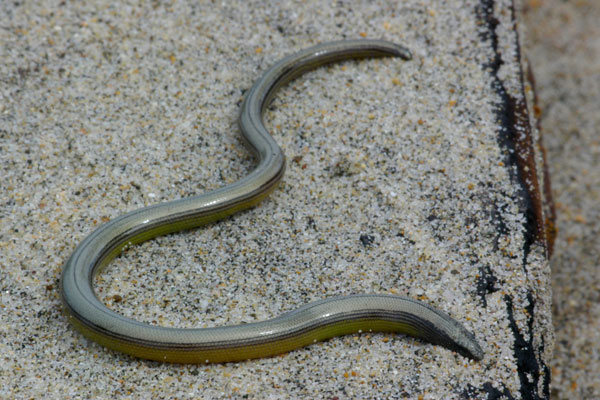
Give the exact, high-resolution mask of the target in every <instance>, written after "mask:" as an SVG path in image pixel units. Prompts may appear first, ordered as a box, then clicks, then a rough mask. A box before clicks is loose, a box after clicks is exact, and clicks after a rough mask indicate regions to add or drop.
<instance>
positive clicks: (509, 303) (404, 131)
mask: <svg viewBox="0 0 600 400" xmlns="http://www.w3.org/2000/svg"><path fill="white" fill-rule="evenodd" d="M519 15H520V12H519V11H518V10H517V11H515V10H514V9H513V6H512V3H511V2H510V1H506V0H502V1H493V0H484V1H463V0H461V1H457V0H451V1H447V2H443V3H442V2H437V1H431V2H428V1H404V2H402V3H401V4H400V5H399V4H398V3H397V2H385V1H376V2H354V3H350V2H335V3H334V2H328V3H326V4H325V3H321V2H317V1H314V2H297V3H296V2H291V1H283V2H278V3H276V4H275V3H273V4H269V5H266V4H264V3H263V2H249V1H239V2H234V1H232V2H223V3H218V4H213V3H199V2H195V1H190V2H169V3H161V2H151V3H148V4H137V3H126V2H120V3H119V4H118V5H114V3H112V2H108V1H97V2H93V3H92V2H86V3H85V5H81V4H71V3H67V2H64V1H55V2H51V1H50V2H30V3H16V2H10V3H9V2H2V3H0V28H1V29H0V42H1V43H2V46H0V56H1V58H0V60H1V61H0V100H1V101H0V152H1V153H0V154H1V164H0V168H1V173H2V180H1V181H0V185H1V188H0V189H1V191H0V204H1V206H0V207H1V209H0V210H1V214H0V267H1V270H0V285H1V286H0V289H1V290H2V292H1V296H2V297H1V298H0V309H1V310H2V314H0V315H1V320H0V330H1V332H2V335H1V336H0V337H1V339H0V340H1V341H0V346H1V347H0V349H1V350H2V351H1V354H2V363H1V364H0V365H1V366H0V373H1V376H2V382H3V384H2V385H1V386H0V398H31V397H33V398H151V397H155V398H179V399H185V398H259V399H263V398H330V399H333V398H338V399H344V398H414V399H438V398H501V397H502V396H504V398H545V397H548V393H549V378H550V376H549V370H548V365H549V364H548V363H549V360H550V357H551V351H552V347H553V330H552V325H551V314H550V291H549V269H548V262H547V237H548V235H549V234H550V233H551V230H549V229H548V225H547V224H546V222H547V219H548V217H549V211H550V210H549V208H547V207H546V205H547V204H549V201H548V199H547V198H546V197H545V196H546V192H545V190H544V188H545V184H544V176H543V174H542V173H541V172H542V171H543V168H542V154H541V152H540V151H539V150H540V147H539V132H538V130H537V129H536V128H535V121H534V118H533V113H531V112H528V111H529V110H533V109H534V107H533V103H532V101H533V91H532V90H531V85H530V83H529V82H528V81H527V80H526V74H522V73H521V71H522V70H524V71H527V65H526V64H524V65H522V64H521V63H520V59H521V57H520V54H521V53H520V45H519V36H518V35H517V32H518V31H519V29H517V28H516V26H515V23H516V21H517V20H518V19H519ZM360 37H371V38H385V39H388V40H392V41H396V42H399V43H402V44H404V45H406V46H407V47H409V48H410V49H411V50H412V51H413V54H414V59H413V60H411V61H408V62H406V61H402V60H396V59H379V60H366V61H361V62H347V63H343V64H341V65H335V66H332V67H326V68H322V69H319V70H317V71H315V72H312V73H310V74H308V75H305V76H303V77H302V78H300V79H299V80H296V81H294V82H292V83H291V84H290V85H288V86H287V87H285V88H283V89H282V90H281V91H280V93H279V94H278V96H277V97H276V99H275V101H274V102H273V104H272V106H271V107H270V108H269V110H268V112H267V114H266V116H265V120H266V122H267V124H268V126H269V128H270V129H271V131H272V132H273V135H274V137H275V138H276V140H277V141H278V142H279V143H280V144H281V146H282V148H283V149H284V151H285V153H286V154H287V155H288V160H289V163H288V170H287V172H286V176H285V177H284V182H283V184H281V185H280V187H279V188H278V189H277V190H276V191H275V192H274V193H273V195H272V196H271V197H269V198H268V199H267V200H266V201H264V202H263V203H262V204H261V205H260V206H259V207H257V208H255V209H253V210H251V211H248V212H245V213H242V214H240V215H237V216H235V217H233V218H230V219H228V220H226V221H223V222H222V223H218V224H215V225H212V226H209V227H207V228H206V229H200V230H196V231H192V232H186V233H182V234H176V235H171V236H168V237H163V238H160V239H157V240H154V241H152V242H148V243H145V244H142V245H140V246H137V247H135V248H133V249H131V250H129V251H128V252H127V253H126V254H124V255H123V256H122V257H120V258H119V259H117V260H116V261H115V262H113V263H112V264H111V268H109V269H108V270H107V271H106V272H105V273H104V274H102V275H101V276H99V277H98V279H97V280H96V282H95V284H96V288H97V292H98V294H99V297H100V298H101V299H103V301H105V302H106V304H107V305H108V306H109V307H111V308H113V309H115V310H117V311H118V312H121V313H123V314H125V315H128V316H131V317H134V318H136V319H138V320H141V321H146V322H148V323H151V324H159V325H164V326H180V327H191V326H215V325H221V324H228V323H236V322H242V321H255V320H262V319H266V318H270V317H272V316H275V315H277V314H279V313H281V312H283V311H287V310H291V309H293V308H295V307H296V306H298V305H299V304H303V303H306V302H308V301H312V300H317V299H320V298H323V297H326V296H333V295H342V294H351V293H364V292H374V293H398V294H406V295H409V296H412V297H415V298H418V299H421V300H424V301H427V302H428V303H430V304H432V305H434V306H436V307H438V308H440V309H442V310H444V311H446V312H447V313H448V314H450V315H452V316H453V317H455V318H456V319H458V320H459V321H461V322H463V323H464V325H465V326H466V327H467V328H468V329H470V330H472V331H473V332H475V334H476V336H477V338H478V340H479V341H480V343H481V344H482V346H483V348H484V350H485V352H486V357H485V359H484V360H483V361H481V362H473V361H469V360H467V359H465V358H463V357H462V356H460V355H457V354H455V353H453V352H451V351H448V350H446V349H444V348H441V347H439V346H433V345H429V344H427V343H424V342H422V341H419V340H416V339H412V338H408V337H406V336H404V335H390V334H385V335H384V334H363V335H351V336H346V337H343V338H337V339H333V340H330V341H328V342H326V343H322V344H317V345H313V346H310V347H309V348H306V349H301V350H297V351H294V352H291V353H289V354H286V355H283V356H280V357H275V358H270V359H264V360H255V361H251V362H243V363H237V364H225V365H209V366H194V365H170V364H161V363H156V362H148V361H143V360H138V359H134V358H131V357H128V356H124V355H121V354H119V353H115V352H112V351H108V350H106V349H104V348H102V347H100V346H98V345H96V344H95V343H92V342H89V341H87V340H86V339H84V338H83V337H82V336H81V335H79V334H78V333H77V332H75V331H74V330H73V329H72V327H70V326H69V325H68V324H67V323H66V318H65V317H64V316H63V315H62V313H61V304H60V299H59V290H58V288H59V277H60V271H61V268H62V265H63V263H64V261H65V260H66V259H67V258H68V256H69V255H70V253H71V252H72V251H73V249H74V247H75V246H76V244H77V243H78V242H79V241H80V240H82V239H83V238H84V237H85V235H87V234H88V233H90V231H91V230H92V229H93V228H94V227H96V226H98V225H99V224H102V223H103V222H105V221H107V220H109V219H111V218H114V217H116V216H118V215H120V214H121V213H123V212H125V211H129V210H133V209H136V208H138V207H141V206H144V205H150V204H154V203H157V202H161V201H165V200H168V199H175V198H180V197H183V196H189V195H191V194H194V193H198V192H202V191H206V190H211V189H214V188H216V187H219V186H221V185H223V184H224V183H227V182H232V181H235V180H237V179H239V178H240V177H242V176H244V175H245V174H246V173H247V172H248V171H249V170H250V168H251V166H252V159H251V158H250V156H249V154H248V153H247V152H246V150H245V149H244V147H243V145H242V143H241V140H240V138H239V132H238V128H237V125H236V119H237V115H238V111H239V106H240V102H241V99H242V98H243V93H244V91H245V90H247V89H248V88H249V87H250V85H251V84H252V82H253V81H254V80H255V79H256V78H257V77H258V76H259V75H260V73H261V72H262V71H264V70H265V69H266V68H267V67H268V66H269V65H271V64H272V63H273V62H275V61H277V60H278V59H280V58H281V57H283V56H284V55H286V54H289V53H291V52H293V51H295V50H298V49H301V48H304V47H307V46H310V45H312V44H315V43H319V42H323V41H330V40H337V39H342V38H360ZM115 295H118V297H115ZM115 298H119V299H121V301H115Z"/></svg>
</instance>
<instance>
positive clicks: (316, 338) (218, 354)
mask: <svg viewBox="0 0 600 400" xmlns="http://www.w3.org/2000/svg"><path fill="white" fill-rule="evenodd" d="M70 319H71V322H72V323H73V325H74V326H75V328H76V329H77V330H78V331H80V332H81V333H82V334H83V335H85V336H86V337H88V338H89V339H91V340H93V341H95V342H98V343H100V344H101V345H103V346H105V347H108V348H110V349H113V350H117V351H120V352H123V353H126V354H130V355H132V356H135V357H140V358H145V359H149V360H157V361H163V362H172V363H190V364H205V363H222V362H229V361H244V360H249V359H253V358H264V357H271V356H275V355H278V354H282V353H287V352H289V351H292V350H295V349H298V348H301V347H305V346H308V345H309V344H312V343H315V342H320V341H323V340H326V339H329V338H332V337H335V336H343V335H348V334H352V333H358V332H359V331H362V332H370V331H373V332H397V333H405V334H408V335H412V336H415V335H417V331H416V330H415V329H414V327H411V326H408V325H406V324H402V323H396V322H390V321H381V320H368V319H361V320H354V321H345V322H338V323H335V324H331V325H328V326H325V327H319V328H316V329H314V330H312V331H309V332H305V333H302V334H300V335H298V336H294V337H291V338H287V339H282V340H277V341H273V342H269V343H263V344H258V345H249V346H240V347H234V348H226V349H213V350H198V349H193V348H190V349H186V350H182V349H167V348H153V347H148V346H144V345H139V344H135V343H129V342H126V341H124V340H121V339H114V338H111V337H109V336H105V335H103V334H101V333H98V332H97V331H94V330H92V329H90V328H89V327H88V326H86V325H84V324H82V323H81V322H80V321H78V320H77V319H75V318H72V317H71V318H70Z"/></svg>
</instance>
